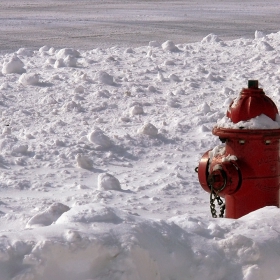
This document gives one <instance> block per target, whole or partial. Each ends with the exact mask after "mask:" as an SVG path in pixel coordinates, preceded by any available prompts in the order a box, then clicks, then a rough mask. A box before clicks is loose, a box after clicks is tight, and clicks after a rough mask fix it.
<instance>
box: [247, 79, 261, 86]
mask: <svg viewBox="0 0 280 280" xmlns="http://www.w3.org/2000/svg"><path fill="white" fill-rule="evenodd" d="M248 88H259V81H258V80H249V81H248Z"/></svg>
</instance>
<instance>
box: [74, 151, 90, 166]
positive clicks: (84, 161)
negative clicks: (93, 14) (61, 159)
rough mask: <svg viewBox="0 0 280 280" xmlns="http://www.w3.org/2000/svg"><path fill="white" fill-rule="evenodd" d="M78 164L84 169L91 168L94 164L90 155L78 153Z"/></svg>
mask: <svg viewBox="0 0 280 280" xmlns="http://www.w3.org/2000/svg"><path fill="white" fill-rule="evenodd" d="M76 161H77V165H78V166H79V167H80V168H83V169H91V168H92V165H93V161H92V159H90V158H89V157H88V156H85V155H81V154H77V156H76Z"/></svg>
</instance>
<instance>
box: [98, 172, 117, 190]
mask: <svg viewBox="0 0 280 280" xmlns="http://www.w3.org/2000/svg"><path fill="white" fill-rule="evenodd" d="M97 180H98V182H97V186H98V189H99V190H105V191H109V190H115V191H120V190H121V185H120V182H119V180H118V179H117V178H116V177H114V176H113V175H111V174H109V173H101V174H99V175H98V179H97Z"/></svg>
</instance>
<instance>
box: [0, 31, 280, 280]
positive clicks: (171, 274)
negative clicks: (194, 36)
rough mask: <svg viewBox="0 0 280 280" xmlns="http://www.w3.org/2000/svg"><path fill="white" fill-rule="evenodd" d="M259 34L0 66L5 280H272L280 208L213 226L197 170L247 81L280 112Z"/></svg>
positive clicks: (272, 56) (62, 53)
mask: <svg viewBox="0 0 280 280" xmlns="http://www.w3.org/2000/svg"><path fill="white" fill-rule="evenodd" d="M259 34H260V33H257V35H255V39H244V38H241V39H236V40H233V41H223V38H221V37H220V36H219V39H217V38H218V37H217V36H215V34H210V36H208V37H206V38H207V39H205V40H204V39H203V38H202V39H201V40H200V41H199V42H197V43H188V44H176V43H175V42H173V44H172V43H171V41H170V40H168V38H166V40H165V41H164V42H169V43H168V44H164V42H161V43H159V44H158V43H155V41H153V42H151V43H147V45H146V46H142V47H136V48H135V47H131V46H127V47H125V48H123V47H118V46H112V47H110V48H104V49H101V48H93V49H89V50H75V49H55V48H54V47H52V46H50V47H46V46H44V47H42V48H40V49H39V48H38V49H37V50H34V51H31V50H30V51H29V50H28V49H25V50H23V49H21V50H20V51H19V52H18V54H17V59H16V58H15V57H16V56H15V55H14V54H9V53H7V54H3V55H1V56H0V64H2V69H6V70H5V71H2V73H3V74H2V75H1V76H0V106H1V107H0V112H1V118H2V132H1V135H0V148H1V154H0V168H1V175H0V176H1V187H0V279H1V280H10V279H13V280H47V279H48V280H49V279H52V280H66V279H67V280H109V279H110V280H138V279H139V280H140V279H141V280H151V279H156V280H171V279H176V280H186V279H195V280H204V279H207V280H234V279H244V280H251V279H254V280H264V279H265V280H267V279H269V280H270V279H271V280H272V279H273V280H275V279H278V278H280V266H279V262H280V225H279V219H280V210H279V209H278V208H276V207H265V208H263V209H259V210H257V211H255V212H253V213H250V214H248V215H246V216H244V217H242V218H240V219H238V220H232V219H213V218H212V217H211V215H210V207H209V194H208V193H206V192H205V191H204V190H203V189H202V188H201V186H200V184H199V182H198V178H197V174H196V173H195V171H194V169H195V167H196V166H197V165H198V162H199V160H200V158H201V156H202V155H203V154H204V153H205V152H206V151H208V150H212V149H213V148H214V147H215V146H217V145H219V144H220V142H219V139H218V138H217V137H215V136H213V135H212V133H211V129H212V128H213V127H214V126H215V125H216V124H217V120H219V119H222V118H223V117H224V116H225V114H226V111H227V107H228V105H229V104H230V102H231V100H233V99H234V98H236V97H237V96H238V94H239V92H240V91H241V89H242V87H246V86H247V80H248V79H258V80H259V82H260V86H261V87H262V88H263V89H264V91H265V92H266V94H267V95H268V96H269V97H271V98H272V99H273V100H274V102H275V103H276V105H277V106H279V101H280V90H279V82H280V78H279V63H280V58H279V52H280V32H277V33H272V34H267V35H265V36H264V37H263V36H260V35H259ZM253 35H254V34H252V37H254V36H253ZM262 43H265V44H263V46H268V45H269V46H271V48H262V49H261V50H260V48H259V46H260V44H262ZM162 44H163V47H164V48H163V47H160V46H162ZM165 46H168V47H166V48H165ZM174 46H175V47H176V49H175V50H176V51H174ZM170 47H172V48H171V49H170ZM128 50H129V51H128ZM148 54H149V55H148ZM66 58H68V59H66ZM18 59H20V61H22V63H19V60H18ZM65 59H66V61H65ZM59 60H60V61H61V67H56V66H55V63H56V62H57V61H59ZM71 60H72V61H74V62H75V63H73V64H72V63H69V64H68V65H67V63H66V62H67V61H71ZM12 61H16V62H13V64H14V65H12V66H9V67H7V63H10V62H12ZM167 61H168V63H167ZM57 65H58V64H57ZM23 67H24V68H23ZM7 69H13V70H14V71H10V70H9V71H8V70H7ZM19 70H20V71H19ZM23 70H24V72H26V74H23V76H21V74H22V72H23ZM39 77H40V79H39ZM168 77H169V78H168ZM174 77H177V78H176V79H175V78H174ZM132 108H134V109H132ZM136 108H138V109H136ZM260 118H261V119H262V122H261V123H263V124H264V125H267V123H268V121H267V119H265V120H264V117H263V116H261V117H260ZM272 128H274V127H272ZM275 128H276V127H275ZM277 128H278V127H277ZM220 150H221V149H220V148H217V149H216V150H215V151H216V152H219V151H220ZM215 151H214V152H215ZM232 156H234V155H232Z"/></svg>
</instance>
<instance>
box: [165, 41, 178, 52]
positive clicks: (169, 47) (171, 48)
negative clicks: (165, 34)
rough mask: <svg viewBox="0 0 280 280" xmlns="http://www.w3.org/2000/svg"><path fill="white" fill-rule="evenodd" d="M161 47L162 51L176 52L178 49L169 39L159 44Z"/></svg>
mask: <svg viewBox="0 0 280 280" xmlns="http://www.w3.org/2000/svg"><path fill="white" fill-rule="evenodd" d="M161 47H162V49H163V50H164V51H170V52H178V51H179V49H178V48H177V47H176V46H175V44H174V43H173V42H172V41H170V40H168V41H166V42H164V43H163V44H162V45H161Z"/></svg>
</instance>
